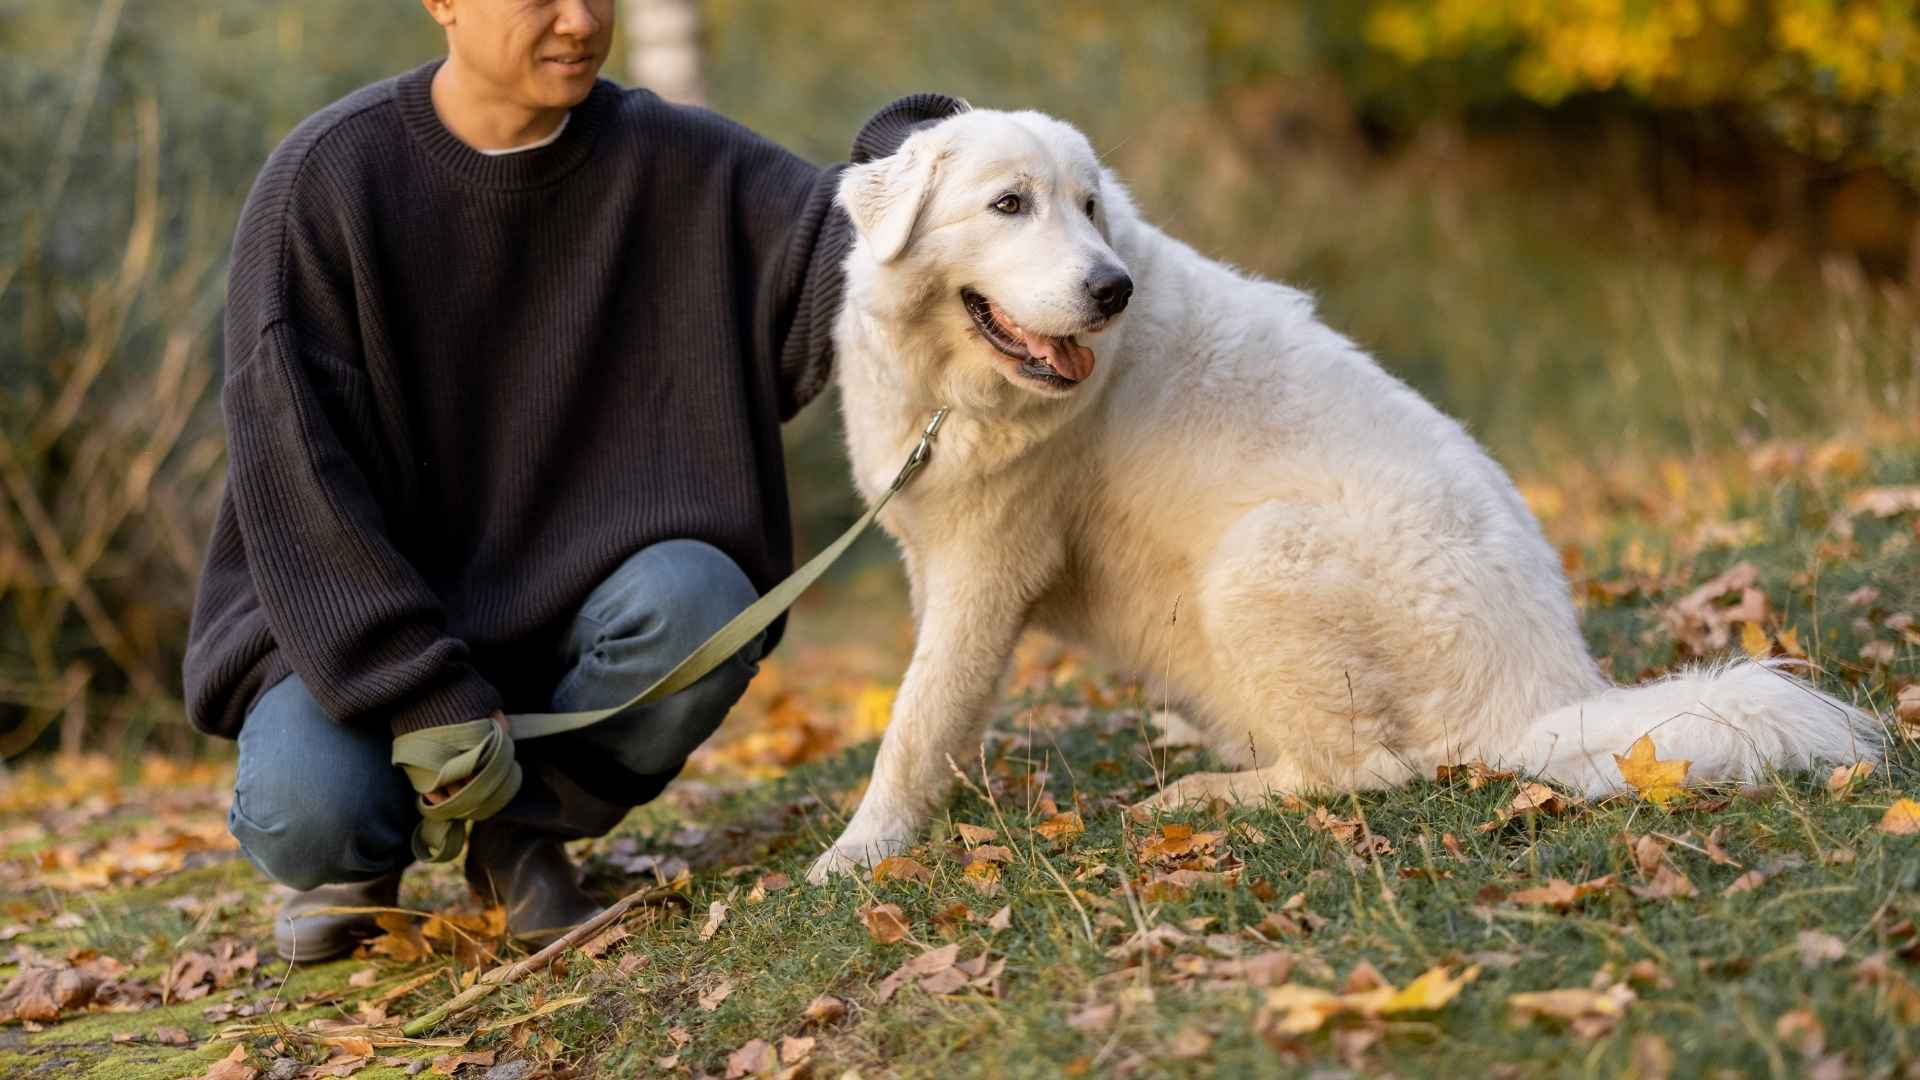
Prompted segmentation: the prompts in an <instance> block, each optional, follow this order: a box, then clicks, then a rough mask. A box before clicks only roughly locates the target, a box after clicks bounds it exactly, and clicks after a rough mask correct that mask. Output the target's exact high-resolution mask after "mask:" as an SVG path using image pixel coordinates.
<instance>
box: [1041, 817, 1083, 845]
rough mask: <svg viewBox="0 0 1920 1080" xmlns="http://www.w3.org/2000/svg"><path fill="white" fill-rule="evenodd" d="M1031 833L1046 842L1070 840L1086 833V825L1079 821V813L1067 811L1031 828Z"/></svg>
mask: <svg viewBox="0 0 1920 1080" xmlns="http://www.w3.org/2000/svg"><path fill="white" fill-rule="evenodd" d="M1033 831H1034V832H1037V833H1039V834H1040V835H1041V836H1044V837H1046V838H1047V839H1048V840H1054V841H1059V840H1070V839H1072V838H1074V837H1076V836H1079V835H1080V834H1081V833H1083V832H1086V831H1087V823H1086V822H1085V821H1082V820H1081V819H1080V811H1078V810H1069V811H1067V812H1066V813H1064V814H1055V815H1053V816H1052V817H1050V818H1048V819H1047V820H1045V821H1043V822H1041V823H1040V824H1038V825H1035V826H1034V827H1033Z"/></svg>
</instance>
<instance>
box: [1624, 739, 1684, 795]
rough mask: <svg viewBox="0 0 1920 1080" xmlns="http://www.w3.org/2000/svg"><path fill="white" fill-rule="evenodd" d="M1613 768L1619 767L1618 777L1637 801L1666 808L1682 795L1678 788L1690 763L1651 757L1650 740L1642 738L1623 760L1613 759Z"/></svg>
mask: <svg viewBox="0 0 1920 1080" xmlns="http://www.w3.org/2000/svg"><path fill="white" fill-rule="evenodd" d="M1613 761H1614V764H1615V765H1618V766H1619V767H1620V777H1621V779H1623V780H1625V781H1626V782H1627V783H1628V784H1630V785H1632V787H1633V789H1634V790H1635V791H1637V792H1639V793H1640V797H1641V798H1643V799H1645V800H1647V801H1648V802H1650V803H1653V804H1654V805H1655V806H1665V805H1666V804H1667V803H1669V802H1672V801H1673V800H1674V799H1676V798H1679V797H1680V796H1681V795H1683V794H1685V791H1684V789H1683V788H1682V787H1681V785H1682V784H1684V783H1685V782H1686V779H1687V767H1688V766H1689V765H1691V764H1692V762H1690V761H1684V760H1680V759H1677V758H1676V759H1673V760H1670V761H1661V760H1660V759H1659V758H1658V757H1656V756H1655V754H1654V746H1653V739H1652V737H1650V736H1647V735H1642V736H1640V737H1639V738H1638V739H1635V740H1634V742H1633V745H1632V746H1630V747H1628V748H1627V752H1626V755H1625V756H1621V755H1620V754H1615V755H1613Z"/></svg>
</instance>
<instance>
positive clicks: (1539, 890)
mask: <svg viewBox="0 0 1920 1080" xmlns="http://www.w3.org/2000/svg"><path fill="white" fill-rule="evenodd" d="M1615 884H1616V881H1615V878H1614V875H1612V874H1603V875H1602V876H1600V877H1597V878H1594V879H1593V880H1591V881H1583V882H1581V883H1580V884H1578V885H1575V884H1574V883H1572V882H1570V881H1567V880H1566V879H1564V878H1548V879H1547V883H1546V884H1545V885H1538V886H1535V887H1534V888H1531V889H1520V890H1518V891H1516V892H1512V893H1509V894H1507V897H1506V899H1507V902H1508V903H1513V904H1551V905H1552V906H1554V907H1557V908H1559V909H1561V910H1562V911H1564V910H1566V909H1567V908H1570V907H1573V906H1574V905H1575V904H1578V903H1580V902H1581V901H1583V900H1585V899H1586V898H1587V897H1589V896H1592V895H1594V894H1596V893H1603V892H1606V891H1607V890H1609V889H1611V888H1613V887H1614V885H1615Z"/></svg>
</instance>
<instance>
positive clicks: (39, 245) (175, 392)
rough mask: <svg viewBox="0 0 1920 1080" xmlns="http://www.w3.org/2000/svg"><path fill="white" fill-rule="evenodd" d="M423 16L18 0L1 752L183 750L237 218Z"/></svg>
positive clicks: (214, 489) (7, 53) (11, 28)
mask: <svg viewBox="0 0 1920 1080" xmlns="http://www.w3.org/2000/svg"><path fill="white" fill-rule="evenodd" d="M432 31H434V27H433V26H432V23H431V22H430V21H429V20H427V19H426V17H425V16H424V15H423V14H422V13H421V12H420V11H419V10H418V9H417V6H416V5H408V4H392V3H387V2H362V3H341V4H326V5H313V4H300V5H295V4H275V5H265V4H258V3H253V2H250V0H213V2H208V0H201V2H194V3H189V2H186V0H133V2H130V3H129V2H125V0H104V2H100V3H87V4H53V3H47V2H45V0H0V111H4V113H5V115H6V117H7V120H6V123H4V124H0V326H4V327H5V328H6V329H5V331H4V332H0V731H5V732H7V734H6V735H4V736H0V752H4V753H8V754H10V753H13V752H16V751H18V750H20V749H23V748H24V746H25V745H26V744H28V743H30V742H32V741H33V738H34V737H35V735H36V734H37V733H38V732H40V731H42V730H43V729H45V728H46V727H48V726H49V725H50V723H51V722H52V721H53V720H55V719H56V718H60V719H61V725H60V726H61V729H62V732H63V741H64V742H65V743H66V744H67V745H69V746H77V745H79V743H80V742H81V740H82V738H83V737H84V738H86V739H88V740H90V741H92V742H93V743H94V744H96V745H98V744H100V743H102V742H105V743H106V744H107V745H110V746H114V747H115V748H117V749H125V750H127V751H129V752H131V751H136V750H137V749H138V748H139V745H140V744H142V743H145V742H147V741H149V739H151V738H155V737H157V738H158V739H159V740H160V741H161V742H163V743H164V744H167V745H171V746H174V747H179V746H182V745H185V744H186V741H187V733H186V731H185V729H184V726H183V725H182V724H180V723H179V720H180V715H179V706H178V704H177V700H176V688H177V685H178V674H177V672H178V668H179V663H180V656H181V650H182V649H183V647H184V643H185V639H186V625H187V615H188V611H189V605H190V603H191V599H192V586H193V581H194V578H195V576H196V575H197V574H198V572H199V568H200V560H201V558H202V556H203V553H204V544H205V538H206V535H207V530H208V527H209V524H210V522H211V521H212V513H213V509H214V505H215V500H216V499H217V497H218V494H219V490H220V480H221V476H222V475H223V472H224V461H225V451H224V439H223V436H222V432H221V429H220V425H219V416H218V407H217V400H218V385H219V369H220V360H219V357H220V347H221V342H220V325H219V315H220V309H221V303H222V300H223V297H224V293H225V275H226V259H227V251H228V248H229V246H230V243H231V236H232V230H233V222H234V219H235V217H236V216H237V214H238V212H239V208H240V204H241V201H242V200H243V199H244V198H245V195H246V192H247V189H248V187H249V186H250V185H251V183H252V181H253V176H254V173H255V172H256V171H257V170H258V168H259V166H260V163H261V162H262V161H263V160H264V159H265V157H266V155H267V152H268V151H269V150H271V149H272V147H273V146H274V144H275V143H276V142H277V141H278V140H279V139H280V138H281V136H282V135H284V134H285V132H286V131H287V129H288V128H290V127H291V126H292V125H293V124H294V123H296V122H298V121H299V120H300V119H301V118H303V117H305V116H306V115H307V114H309V113H311V112H312V111H313V110H314V109H316V108H318V107H319V106H321V105H324V104H325V103H326V102H328V101H329V100H332V99H333V98H335V97H338V96H339V95H341V94H343V93H345V92H347V91H348V90H350V89H352V88H353V87H355V86H358V85H361V84H363V83H366V82H369V81H371V80H373V79H375V78H378V77H381V76H383V75H386V74H390V73H392V72H393V71H397V70H399V69H401V68H403V67H406V66H410V65H412V64H415V63H418V62H420V61H421V60H424V59H426V58H427V57H429V56H432V55H434V53H435V52H436V51H437V48H438V36H437V33H434V32H432Z"/></svg>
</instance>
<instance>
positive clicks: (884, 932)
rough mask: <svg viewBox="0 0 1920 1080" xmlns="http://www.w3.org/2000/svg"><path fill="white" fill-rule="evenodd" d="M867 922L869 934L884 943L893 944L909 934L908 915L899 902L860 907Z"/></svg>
mask: <svg viewBox="0 0 1920 1080" xmlns="http://www.w3.org/2000/svg"><path fill="white" fill-rule="evenodd" d="M860 919H861V921H862V922H864V923H866V924H867V936H868V937H871V938H872V939H873V940H874V941H877V942H879V943H880V944H882V945H891V944H893V943H894V942H896V941H899V940H900V939H901V938H904V937H906V936H907V915H906V913H905V912H903V911H901V910H900V905H898V904H871V905H868V906H867V907H863V908H861V909H860Z"/></svg>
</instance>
